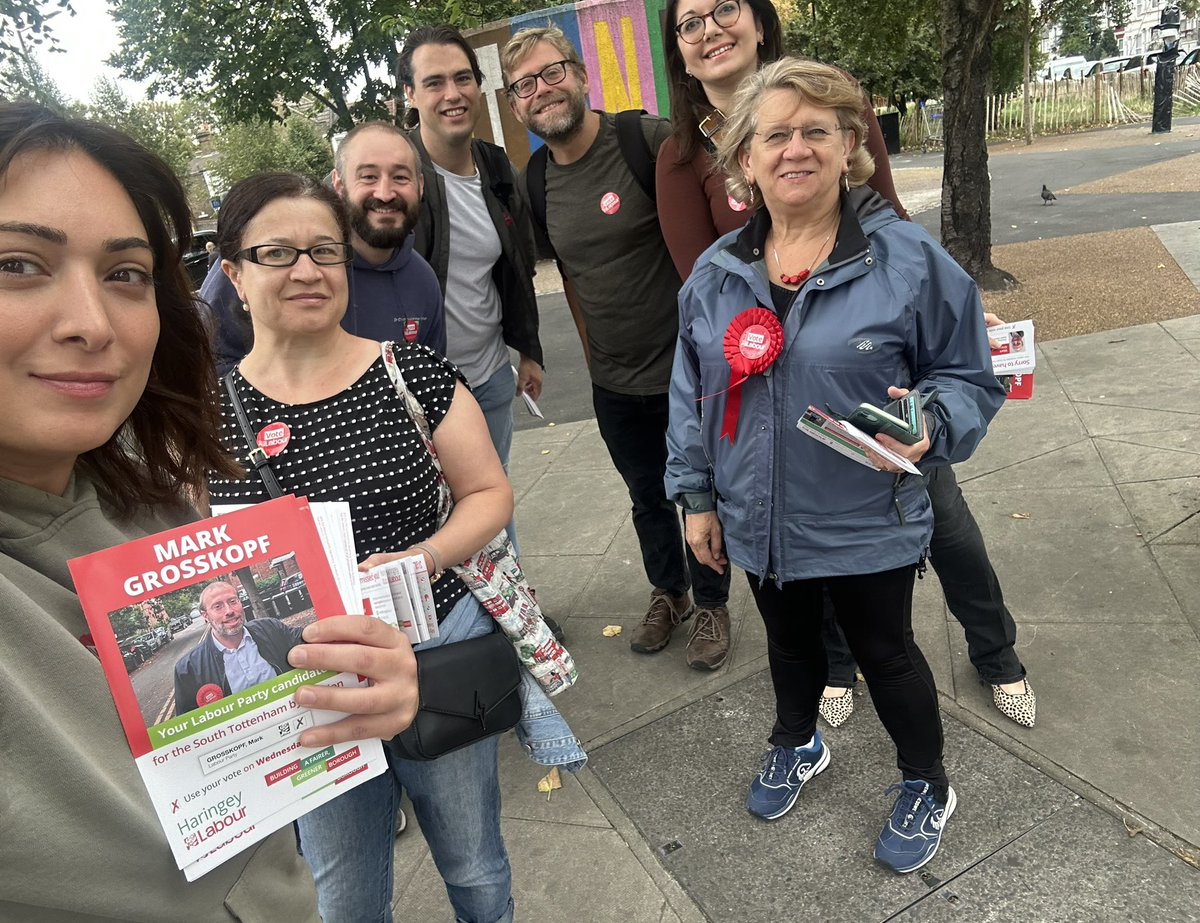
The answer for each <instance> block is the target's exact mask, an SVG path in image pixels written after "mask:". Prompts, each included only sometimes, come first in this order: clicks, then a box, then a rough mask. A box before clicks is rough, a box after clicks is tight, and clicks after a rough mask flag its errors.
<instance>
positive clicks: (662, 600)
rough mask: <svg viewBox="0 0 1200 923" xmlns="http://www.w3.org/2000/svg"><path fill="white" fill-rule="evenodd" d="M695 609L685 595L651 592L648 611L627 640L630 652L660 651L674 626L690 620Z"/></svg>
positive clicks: (651, 652) (658, 591) (689, 598)
mask: <svg viewBox="0 0 1200 923" xmlns="http://www.w3.org/2000/svg"><path fill="white" fill-rule="evenodd" d="M695 608H696V607H695V606H693V605H692V598H691V597H690V596H689V595H688V594H687V593H683V594H682V595H680V596H672V595H671V594H670V593H668V592H667V591H666V590H660V589H655V590H653V591H652V592H651V593H650V611H648V612H647V613H646V617H645V618H644V619H642V623H641V624H640V625H638V627H637V628H635V629H634V630H633V634H632V635H631V636H630V638H629V648H630V650H633V651H636V652H637V653H639V654H653V653H654V652H655V651H661V650H662V649H663V648H664V647H666V646H667V642H668V641H670V640H671V632H673V631H674V630H675V626H676V625H678V624H680V623H681V622H686V621H687V620H688V619H690V618H691V617H692V612H694V611H695Z"/></svg>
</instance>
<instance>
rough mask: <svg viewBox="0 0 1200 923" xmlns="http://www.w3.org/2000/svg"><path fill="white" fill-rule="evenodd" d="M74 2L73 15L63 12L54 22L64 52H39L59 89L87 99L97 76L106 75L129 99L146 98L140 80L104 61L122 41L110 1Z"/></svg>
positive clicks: (82, 0) (81, 99)
mask: <svg viewBox="0 0 1200 923" xmlns="http://www.w3.org/2000/svg"><path fill="white" fill-rule="evenodd" d="M72 5H73V6H74V7H75V15H74V16H69V15H67V14H66V13H60V14H59V15H58V16H55V17H54V19H53V20H52V22H51V25H52V26H53V28H54V34H55V35H56V36H57V37H58V44H59V47H60V48H62V49H64V52H65V53H56V54H50V53H48V52H45V51H42V52H40V53H39V60H40V61H41V63H42V66H43V67H44V68H46V70H47V71H48V72H49V74H50V76H51V77H53V78H54V82H55V83H57V84H58V87H59V89H60V90H62V91H63V93H64V94H66V95H67V96H68V97H70V98H72V99H77V100H79V101H80V102H86V101H87V98H88V97H89V96H90V95H91V92H92V86H93V85H94V84H95V82H96V79H97V78H98V77H101V76H106V77H109V78H111V79H114V80H117V81H118V83H120V85H121V88H122V89H123V90H124V91H125V95H126V96H128V97H129V98H130V99H133V100H136V99H142V98H144V97H145V95H146V94H145V91H144V90H143V89H142V87H141V85H140V84H137V83H134V82H132V81H129V80H122V79H120V77H119V75H118V72H117V71H116V70H115V69H113V68H111V67H108V66H107V65H106V64H105V63H104V59H105V58H107V57H108V56H109V55H110V54H112V53H113V52H114V51H116V50H117V47H118V46H119V45H120V38H119V37H118V35H117V24H116V23H115V22H113V21H112V19H111V18H110V17H109V15H108V4H107V3H105V2H103V0H76V2H75V3H73V4H72Z"/></svg>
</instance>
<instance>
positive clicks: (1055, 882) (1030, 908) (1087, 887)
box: [895, 801, 1200, 923]
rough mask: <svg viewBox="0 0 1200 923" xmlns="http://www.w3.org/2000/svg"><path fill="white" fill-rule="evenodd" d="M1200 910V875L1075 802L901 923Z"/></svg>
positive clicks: (1198, 915) (1145, 915)
mask: <svg viewBox="0 0 1200 923" xmlns="http://www.w3.org/2000/svg"><path fill="white" fill-rule="evenodd" d="M953 823H954V821H953V820H952V821H951V824H952V825H953ZM951 829H953V827H951ZM1068 883H1069V884H1068ZM1198 905H1200V872H1197V871H1196V870H1195V869H1193V868H1190V867H1189V866H1187V865H1186V864H1185V863H1183V862H1182V861H1180V860H1179V859H1177V858H1176V857H1174V856H1173V855H1171V854H1170V853H1169V852H1167V851H1166V850H1164V849H1162V848H1161V847H1159V846H1156V845H1155V844H1153V843H1151V842H1150V841H1148V840H1147V839H1146V838H1145V837H1140V836H1135V837H1131V836H1130V835H1129V833H1128V832H1127V831H1126V830H1125V828H1124V827H1123V826H1122V825H1121V823H1120V822H1119V821H1117V820H1116V818H1114V817H1112V816H1111V815H1109V814H1105V813H1104V812H1103V811H1100V810H1099V809H1097V808H1095V807H1092V806H1091V805H1089V804H1087V803H1086V802H1083V801H1075V802H1074V803H1072V804H1071V805H1069V806H1068V807H1065V808H1063V809H1062V810H1060V811H1058V812H1057V813H1056V814H1054V815H1053V816H1052V817H1050V818H1048V819H1047V820H1046V821H1044V822H1043V823H1041V824H1039V825H1038V826H1036V827H1034V828H1033V829H1031V830H1030V831H1028V832H1027V833H1025V834H1024V835H1022V836H1021V837H1019V838H1018V839H1016V840H1014V841H1013V842H1011V843H1009V844H1007V845H1006V846H1004V847H1003V848H1001V849H1000V850H999V851H997V852H996V853H994V854H993V855H991V856H988V857H987V858H986V859H985V860H984V861H982V862H981V863H979V865H977V866H975V867H974V868H971V869H968V870H967V871H965V872H963V873H962V874H961V875H958V876H956V877H955V878H952V879H949V880H947V881H942V882H941V883H940V884H939V886H938V887H937V890H934V891H932V892H931V893H930V894H929V895H928V896H927V897H925V898H924V899H923V900H921V901H920V902H919V903H917V904H916V905H914V906H913V907H911V908H909V909H907V910H905V911H904V912H903V913H901V914H900V915H899V916H897V917H896V918H895V919H896V921H897V923H950V921H954V923H961V921H963V920H970V921H972V923H1009V921H1012V920H1029V921H1038V923H1059V921H1061V923H1067V921H1082V920H1097V921H1099V920H1113V921H1115V920H1120V921H1122V923H1194V921H1196V920H1197V919H1200V909H1198Z"/></svg>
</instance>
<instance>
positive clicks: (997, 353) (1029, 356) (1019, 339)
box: [987, 320, 1037, 375]
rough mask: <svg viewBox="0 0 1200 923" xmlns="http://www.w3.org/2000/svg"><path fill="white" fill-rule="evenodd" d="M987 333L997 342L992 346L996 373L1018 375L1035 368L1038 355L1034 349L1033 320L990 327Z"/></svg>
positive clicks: (989, 337)
mask: <svg viewBox="0 0 1200 923" xmlns="http://www.w3.org/2000/svg"><path fill="white" fill-rule="evenodd" d="M987 335H988V339H989V340H991V341H992V342H993V343H995V344H996V345H995V346H992V347H991V350H992V371H993V372H994V373H995V374H997V375H1017V374H1024V373H1027V372H1032V371H1033V370H1034V367H1035V366H1036V365H1037V356H1036V354H1035V351H1034V346H1035V345H1036V343H1035V341H1034V335H1033V321H1031V320H1020V321H1015V322H1013V323H1011V324H998V325H997V326H995V327H988V330H987Z"/></svg>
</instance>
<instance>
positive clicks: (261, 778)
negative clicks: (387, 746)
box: [68, 496, 386, 881]
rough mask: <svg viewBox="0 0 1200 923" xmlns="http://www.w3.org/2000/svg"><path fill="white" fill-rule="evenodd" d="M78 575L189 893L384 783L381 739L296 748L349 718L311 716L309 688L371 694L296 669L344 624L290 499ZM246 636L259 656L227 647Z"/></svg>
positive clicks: (308, 529) (306, 521)
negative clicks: (234, 860) (310, 732)
mask: <svg viewBox="0 0 1200 923" xmlns="http://www.w3.org/2000/svg"><path fill="white" fill-rule="evenodd" d="M68 565H69V567H70V570H71V576H72V578H73V579H74V581H75V587H76V590H77V591H78V593H79V600H80V603H81V604H82V606H83V612H84V615H85V616H86V617H87V621H88V625H89V627H90V628H91V632H92V637H93V639H94V640H95V643H96V651H97V653H98V654H99V656H100V663H101V666H102V667H103V668H104V672H105V675H106V677H107V679H108V683H109V686H110V688H111V690H112V696H113V700H114V702H115V703H116V707H117V713H118V715H119V716H120V719H121V724H122V726H123V727H124V729H125V735H126V737H127V738H128V740H129V746H130V748H131V749H132V751H133V756H134V760H135V762H136V763H137V765H138V769H139V770H140V771H141V774H142V780H143V782H144V783H145V785H146V789H147V790H148V791H149V793H150V798H151V800H152V802H153V803H154V808H155V811H156V812H157V813H158V818H159V821H160V823H161V824H162V826H163V830H164V831H165V832H166V835H167V841H168V843H169V844H170V847H171V852H172V854H173V856H174V858H175V861H176V863H177V864H178V866H179V867H180V868H181V869H183V871H184V874H185V876H186V877H187V879H188V880H189V881H194V880H195V879H196V878H198V877H199V876H201V875H203V874H204V873H205V872H208V871H210V870H211V869H213V868H215V867H216V866H217V865H220V864H221V863H222V862H224V861H225V860H227V859H229V858H231V857H232V856H234V855H236V854H237V853H239V852H241V851H242V850H244V849H246V848H247V847H248V846H251V845H253V844H254V843H256V842H258V841H259V840H261V839H262V838H263V837H265V836H267V835H268V834H270V833H272V832H273V831H275V830H278V829H279V828H281V827H283V826H285V825H287V824H289V823H291V822H292V821H293V820H295V819H296V818H297V817H300V816H301V815H303V814H306V813H308V812H309V811H311V810H312V809H313V808H315V807H317V806H319V805H321V804H324V803H325V802H327V801H330V800H331V799H333V798H336V797H337V796H338V795H340V794H342V793H343V792H345V791H348V790H349V789H351V788H354V787H355V786H357V785H359V784H361V783H362V782H365V781H366V780H368V779H370V778H372V777H374V776H376V775H378V774H379V773H381V772H383V771H384V770H385V769H386V763H385V761H384V757H383V748H382V745H381V743H380V741H378V740H360V741H353V742H350V743H343V744H337V745H334V746H329V747H324V748H322V749H320V750H315V749H313V748H310V747H301V746H300V744H299V742H298V737H299V735H300V734H301V732H303V731H305V730H307V729H308V728H311V727H314V726H318V725H321V724H326V723H329V722H331V721H336V720H338V719H340V718H342V717H344V715H342V714H340V713H337V712H329V711H316V710H313V709H310V708H301V707H299V706H297V705H296V704H295V702H294V701H293V696H294V693H295V692H296V690H297V689H298V688H299V687H300V686H302V685H305V684H321V685H326V686H343V687H350V686H355V687H357V686H362V685H365V683H364V682H363V681H362V680H360V679H359V678H358V677H357V676H354V675H352V674H347V673H329V672H320V671H316V670H295V669H292V668H291V667H290V665H289V664H288V662H287V654H288V652H289V651H290V650H291V648H292V647H294V646H295V645H296V644H300V643H303V641H302V640H301V638H300V632H301V629H302V628H303V626H304V625H306V624H308V623H309V622H311V621H312V620H314V619H316V618H322V617H325V616H329V615H337V614H339V613H341V612H343V611H344V610H345V606H344V605H343V604H342V602H341V598H340V596H339V594H338V588H337V584H336V582H335V581H334V578H333V573H332V571H331V570H330V565H329V562H328V560H327V559H326V555H325V550H324V548H323V546H322V544H321V539H320V536H319V534H318V532H317V528H316V526H315V524H314V522H313V516H312V513H311V511H310V509H309V507H308V504H307V502H306V501H304V500H302V499H298V498H296V497H290V496H289V497H281V498H279V499H277V500H271V501H269V502H266V503H261V504H258V505H256V506H253V507H249V508H247V509H244V510H240V511H238V512H235V513H230V514H228V515H225V516H219V517H215V518H212V519H206V520H202V521H200V522H196V523H192V524H191V525H188V526H184V527H182V528H178V529H172V530H170V531H167V532H161V533H159V534H157V535H151V536H147V537H146V538H143V539H138V540H137V541H133V542H128V543H126V544H124V545H120V546H117V547H116V548H110V549H107V550H105V551H100V552H97V553H95V554H90V555H86V556H85V557H82V558H75V559H74V560H72V561H69V562H68ZM202 605H203V606H204V609H205V615H201V613H200V609H201V606H202ZM247 610H250V612H253V618H252V619H248V618H247V616H248V615H249V612H248V611H247ZM185 623H186V624H185ZM172 624H174V626H175V629H174V630H175V634H174V637H171V638H170V639H169V640H167V639H168V637H169V635H170V632H171V630H172V629H171V628H170V627H169V626H170V625H172ZM246 635H248V636H249V640H253V641H254V643H255V646H256V648H257V653H258V656H257V657H250V658H247V659H245V660H243V659H242V657H241V656H237V657H235V656H225V654H224V652H223V648H219V647H218V640H220V641H224V642H226V643H229V642H233V643H234V644H240V643H243V642H244V641H245V640H246V639H245V636H246ZM242 652H243V654H246V653H248V652H246V651H245V650H244V648H243V651H242ZM232 690H237V691H232Z"/></svg>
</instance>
